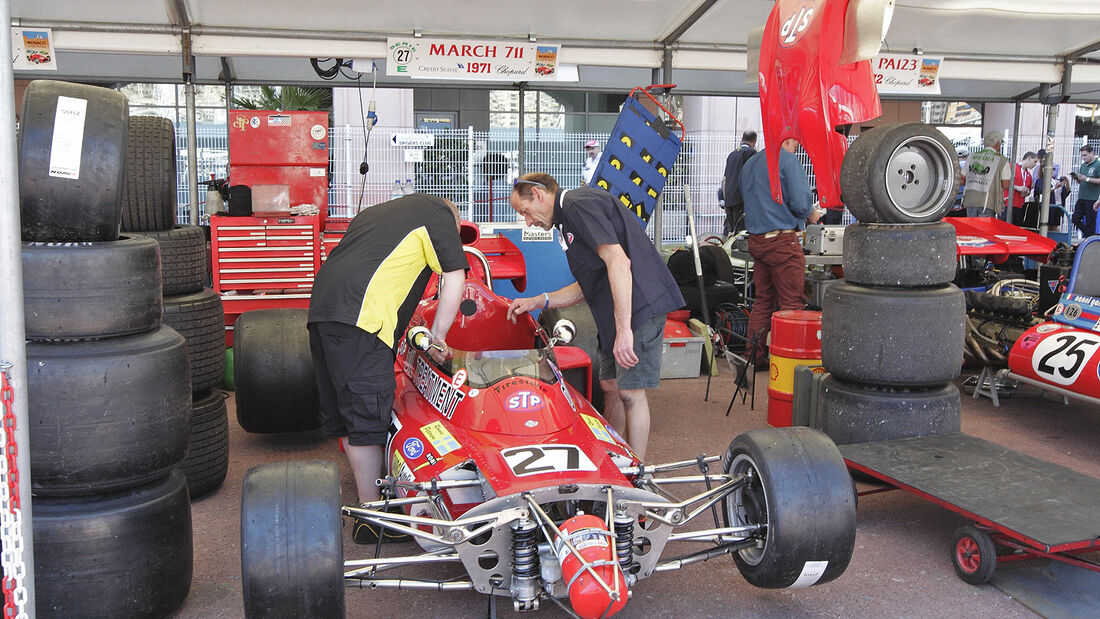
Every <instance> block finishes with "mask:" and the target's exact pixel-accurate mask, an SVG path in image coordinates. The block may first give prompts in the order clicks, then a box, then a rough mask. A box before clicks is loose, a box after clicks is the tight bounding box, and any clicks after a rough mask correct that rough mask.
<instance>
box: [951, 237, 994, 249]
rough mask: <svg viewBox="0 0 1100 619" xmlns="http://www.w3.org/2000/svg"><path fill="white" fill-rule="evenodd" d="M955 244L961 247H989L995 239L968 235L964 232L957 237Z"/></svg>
mask: <svg viewBox="0 0 1100 619" xmlns="http://www.w3.org/2000/svg"><path fill="white" fill-rule="evenodd" d="M955 244H956V245H959V246H960V247H989V246H990V245H992V244H993V241H990V240H989V239H985V238H982V237H980V236H968V235H965V234H964V235H962V236H958V237H955Z"/></svg>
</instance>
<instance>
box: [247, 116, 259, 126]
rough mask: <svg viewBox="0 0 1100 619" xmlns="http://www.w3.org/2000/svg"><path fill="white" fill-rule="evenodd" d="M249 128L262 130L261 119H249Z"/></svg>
mask: <svg viewBox="0 0 1100 619" xmlns="http://www.w3.org/2000/svg"><path fill="white" fill-rule="evenodd" d="M248 126H249V127H252V128H253V129H259V128H260V117H259V116H253V117H252V118H249V119H248Z"/></svg>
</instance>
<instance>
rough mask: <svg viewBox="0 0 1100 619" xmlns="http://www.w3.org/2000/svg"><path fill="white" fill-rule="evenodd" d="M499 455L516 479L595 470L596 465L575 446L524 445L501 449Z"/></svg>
mask: <svg viewBox="0 0 1100 619" xmlns="http://www.w3.org/2000/svg"><path fill="white" fill-rule="evenodd" d="M500 455H501V457H502V458H504V461H505V462H506V463H507V464H508V468H510V469H512V474H513V475H515V476H516V477H526V476H528V475H541V474H544V473H561V472H565V471H595V470H596V465H595V464H593V463H592V460H590V459H589V458H588V456H587V455H586V454H585V453H584V452H583V451H581V448H580V447H577V446H576V445H562V444H550V445H525V446H523V447H510V448H508V449H501V450H500Z"/></svg>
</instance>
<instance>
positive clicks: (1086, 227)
mask: <svg viewBox="0 0 1100 619" xmlns="http://www.w3.org/2000/svg"><path fill="white" fill-rule="evenodd" d="M1073 180H1075V181H1077V182H1078V183H1080V184H1081V185H1080V187H1078V188H1077V204H1075V205H1074V206H1073V225H1074V226H1076V227H1077V229H1078V230H1080V231H1081V236H1085V237H1089V236H1092V235H1094V234H1096V208H1097V201H1098V200H1100V161H1098V160H1097V159H1096V151H1095V150H1093V148H1092V147H1091V146H1089V145H1088V144H1085V145H1084V146H1082V147H1081V168H1080V170H1079V171H1077V172H1074V173H1073Z"/></svg>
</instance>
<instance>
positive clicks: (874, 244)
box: [844, 221, 958, 288]
mask: <svg viewBox="0 0 1100 619" xmlns="http://www.w3.org/2000/svg"><path fill="white" fill-rule="evenodd" d="M957 251H958V250H957V247H956V245H955V226H952V225H951V224H949V223H947V222H942V221H941V222H937V223H932V224H853V225H850V226H848V227H847V228H845V229H844V280H845V281H847V282H849V283H852V284H860V285H863V286H891V287H897V288H926V287H929V286H943V285H945V284H950V283H951V282H952V280H954V279H955V269H956V267H957V266H958V258H957V256H956V253H957Z"/></svg>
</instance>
